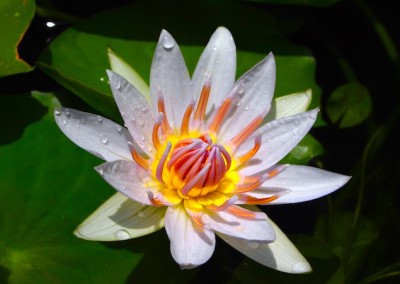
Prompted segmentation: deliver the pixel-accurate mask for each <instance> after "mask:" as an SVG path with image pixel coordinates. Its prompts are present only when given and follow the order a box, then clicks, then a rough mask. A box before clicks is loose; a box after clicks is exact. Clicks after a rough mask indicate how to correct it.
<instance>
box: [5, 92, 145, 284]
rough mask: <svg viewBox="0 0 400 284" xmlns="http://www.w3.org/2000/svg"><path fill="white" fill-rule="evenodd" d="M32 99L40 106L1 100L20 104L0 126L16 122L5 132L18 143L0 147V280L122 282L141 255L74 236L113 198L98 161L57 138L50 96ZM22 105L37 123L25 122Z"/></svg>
mask: <svg viewBox="0 0 400 284" xmlns="http://www.w3.org/2000/svg"><path fill="white" fill-rule="evenodd" d="M35 96H36V97H37V98H39V99H40V102H41V103H38V101H37V100H35V99H33V98H32V97H30V94H25V95H18V96H16V95H12V96H8V95H2V96H0V99H1V101H2V103H3V102H4V101H5V100H8V104H11V102H12V101H14V102H15V104H14V106H13V107H10V108H8V109H7V110H5V111H3V112H2V113H1V115H2V117H1V120H2V121H13V122H17V123H15V124H14V130H13V128H12V127H9V128H7V129H8V130H7V131H8V134H12V133H11V132H15V133H16V134H15V135H13V136H12V137H13V139H14V140H13V141H10V140H8V141H6V143H5V144H3V143H2V144H3V145H1V146H0V159H1V163H0V188H1V190H0V228H1V230H0V267H1V269H0V282H1V283H111V282H113V283H123V282H124V281H125V280H126V279H127V278H128V276H129V274H130V273H131V270H132V268H133V267H134V266H135V265H136V264H137V263H138V262H139V260H140V259H141V258H142V256H143V253H141V252H135V253H133V252H131V251H129V250H127V249H118V250H117V249H113V248H111V247H109V246H105V245H104V244H102V243H100V242H87V241H83V240H79V239H77V238H76V237H75V236H74V235H73V234H72V231H73V230H74V228H75V227H76V226H77V225H78V224H79V223H80V222H81V221H82V220H83V219H84V218H86V217H87V216H88V215H89V214H90V213H91V211H93V210H94V209H95V208H96V207H97V206H98V205H99V204H101V202H102V201H103V200H105V199H106V198H107V197H108V196H109V195H111V194H112V193H113V191H112V190H111V189H110V188H109V187H108V186H107V185H106V184H105V183H104V182H103V181H102V179H101V178H99V177H98V176H97V174H96V173H95V171H94V170H93V167H94V166H95V165H97V164H99V163H100V160H98V159H97V158H95V157H93V156H91V155H90V154H86V153H84V152H83V151H82V150H81V149H79V148H78V147H76V146H74V145H73V144H72V143H71V142H70V141H69V140H68V139H67V138H66V137H64V136H63V135H62V134H61V133H60V131H59V129H58V127H57V126H56V125H55V123H54V120H53V115H52V108H53V107H54V106H55V105H57V104H58V101H57V100H56V99H55V97H54V96H53V95H51V94H41V93H36V94H35ZM21 100H24V102H25V103H27V104H28V105H29V108H30V110H29V111H28V113H36V115H35V116H32V117H31V118H32V119H34V122H28V121H26V120H25V118H24V116H25V113H26V112H25V110H27V109H26V108H25V107H24V106H23V105H19V102H20V101H21ZM42 104H45V106H43V105H42ZM49 106H50V107H49ZM21 120H22V122H21V123H20V122H19V121H21ZM20 127H25V129H24V131H23V132H22V131H21V130H20V129H19V128H20Z"/></svg>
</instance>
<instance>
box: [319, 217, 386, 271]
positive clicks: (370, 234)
mask: <svg viewBox="0 0 400 284" xmlns="http://www.w3.org/2000/svg"><path fill="white" fill-rule="evenodd" d="M353 219H354V216H353V213H350V212H340V213H339V212H338V213H336V214H334V215H333V217H332V219H329V218H328V217H327V216H326V215H324V216H321V217H319V219H318V222H317V225H316V229H315V235H316V237H317V238H318V239H320V240H324V241H327V242H329V243H330V246H331V248H332V250H333V251H334V252H335V254H336V255H338V256H339V257H340V258H341V259H342V262H343V264H344V265H346V268H347V269H346V271H348V272H349V273H350V274H352V275H354V274H355V273H356V272H357V268H358V267H359V265H360V264H361V263H362V262H363V261H364V257H365V256H366V254H367V252H368V250H369V248H370V246H371V244H372V243H373V241H374V240H376V239H377V238H378V236H379V231H378V228H377V227H376V226H375V225H374V223H372V222H371V221H369V220H368V219H367V218H365V217H360V218H359V220H358V227H357V228H356V230H354V235H353V236H352V235H351V231H352V229H353ZM348 277H349V275H348Z"/></svg>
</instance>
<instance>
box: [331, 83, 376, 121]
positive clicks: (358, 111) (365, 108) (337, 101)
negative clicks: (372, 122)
mask: <svg viewBox="0 0 400 284" xmlns="http://www.w3.org/2000/svg"><path fill="white" fill-rule="evenodd" d="M371 111H372V99H371V95H370V93H369V91H368V89H367V88H366V87H365V86H363V85H361V84H360V83H354V82H353V83H348V84H345V85H341V86H340V87H338V88H337V89H336V90H335V91H333V93H332V95H331V96H330V98H329V100H328V105H327V109H326V112H327V113H328V115H329V118H330V120H331V121H332V122H333V123H337V124H338V125H339V127H341V128H346V127H352V126H356V125H358V124H360V123H362V122H363V121H364V120H365V119H366V118H367V117H368V116H369V114H370V113H371Z"/></svg>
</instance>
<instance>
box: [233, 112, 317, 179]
mask: <svg viewBox="0 0 400 284" xmlns="http://www.w3.org/2000/svg"><path fill="white" fill-rule="evenodd" d="M318 111H319V110H318V109H313V110H311V111H308V112H303V113H301V114H297V115H294V116H289V117H284V118H281V119H277V120H273V121H271V122H269V123H267V124H265V125H263V126H262V127H261V128H259V129H257V130H256V131H255V133H253V134H252V135H251V136H250V137H249V139H247V140H246V142H244V143H243V144H242V145H241V146H240V149H239V151H238V153H237V155H238V156H240V155H242V154H244V153H246V152H247V151H248V150H249V149H251V148H253V146H254V142H253V140H254V138H255V137H257V136H261V137H262V143H261V147H260V149H259V150H258V152H257V153H256V155H254V157H253V158H252V159H251V160H250V161H249V162H248V166H246V167H244V168H243V169H242V170H241V171H240V173H242V174H244V175H251V174H255V173H258V172H260V171H262V170H265V169H267V168H269V167H271V166H273V165H275V164H276V163H277V162H279V161H280V160H281V159H282V158H283V157H285V156H286V154H287V153H289V152H290V151H291V150H292V149H293V148H294V147H295V146H296V145H297V144H298V143H299V142H300V141H301V139H303V137H304V135H306V134H307V132H308V131H309V130H310V128H311V126H312V125H313V124H314V122H315V120H316V118H317V114H318Z"/></svg>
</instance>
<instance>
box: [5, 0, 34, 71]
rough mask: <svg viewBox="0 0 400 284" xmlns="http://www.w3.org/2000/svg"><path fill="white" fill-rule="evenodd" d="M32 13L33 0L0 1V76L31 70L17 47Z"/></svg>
mask: <svg viewBox="0 0 400 284" xmlns="http://www.w3.org/2000/svg"><path fill="white" fill-rule="evenodd" d="M34 13H35V1H34V0H2V1H0V15H1V16H0V27H1V32H0V42H1V52H0V77H2V76H7V75H12V74H16V73H22V72H28V71H30V70H32V67H31V66H29V64H28V63H26V62H25V61H23V60H22V59H21V58H20V57H19V54H18V50H17V47H18V44H19V43H20V41H21V39H22V37H23V35H24V33H25V31H26V30H27V29H28V27H29V24H30V22H31V20H32V18H33V15H34Z"/></svg>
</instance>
